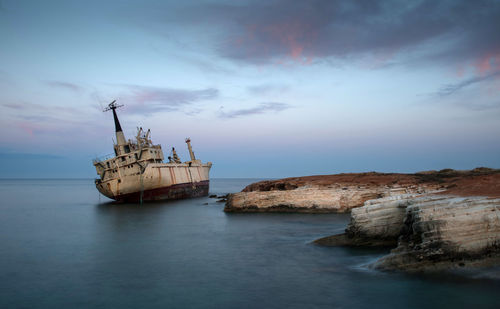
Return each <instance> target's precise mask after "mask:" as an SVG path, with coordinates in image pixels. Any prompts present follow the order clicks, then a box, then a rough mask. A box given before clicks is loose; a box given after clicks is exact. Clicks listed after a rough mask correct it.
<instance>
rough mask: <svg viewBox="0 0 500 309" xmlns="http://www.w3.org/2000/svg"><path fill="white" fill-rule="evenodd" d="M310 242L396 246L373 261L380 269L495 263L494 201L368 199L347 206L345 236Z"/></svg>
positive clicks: (498, 251) (499, 216) (497, 226)
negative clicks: (355, 205) (356, 204)
mask: <svg viewBox="0 0 500 309" xmlns="http://www.w3.org/2000/svg"><path fill="white" fill-rule="evenodd" d="M316 243H317V244H321V245H332V246H337V245H343V246H391V245H392V246H393V247H396V249H394V250H392V251H391V254H389V255H388V256H385V257H383V258H381V259H380V260H379V261H377V262H375V263H374V264H373V267H374V268H377V269H382V270H405V271H423V270H438V269H449V268H455V267H458V268H461V267H464V266H481V265H487V264H491V263H494V264H500V259H499V257H500V199H497V198H490V197H457V196H454V195H439V194H431V195H401V196H395V197H391V198H385V199H377V200H371V201H367V202H366V203H365V205H364V206H363V207H360V208H356V209H353V211H352V213H351V222H350V223H349V225H348V227H347V229H346V232H345V234H341V235H334V236H329V237H325V238H321V239H318V240H317V241H316Z"/></svg>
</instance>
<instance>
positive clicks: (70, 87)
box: [45, 81, 83, 92]
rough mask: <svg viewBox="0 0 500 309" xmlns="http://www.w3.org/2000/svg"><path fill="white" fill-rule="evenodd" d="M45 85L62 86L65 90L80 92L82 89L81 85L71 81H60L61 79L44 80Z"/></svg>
mask: <svg viewBox="0 0 500 309" xmlns="http://www.w3.org/2000/svg"><path fill="white" fill-rule="evenodd" d="M45 83H46V84H47V85H49V86H51V87H55V88H62V89H66V90H71V91H74V92H80V91H82V90H83V88H82V87H80V86H78V85H76V84H73V83H68V82H61V81H46V82H45Z"/></svg>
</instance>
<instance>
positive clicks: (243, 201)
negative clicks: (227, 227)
mask: <svg viewBox="0 0 500 309" xmlns="http://www.w3.org/2000/svg"><path fill="white" fill-rule="evenodd" d="M436 187H437V186H432V185H428V186H415V185H412V186H408V187H401V186H381V187H377V186H358V185H355V186H353V185H351V186H345V185H344V186H342V185H331V186H329V187H324V186H323V187H322V186H303V187H298V188H295V189H291V190H272V191H250V192H239V193H234V194H230V195H229V196H228V199H227V202H226V206H225V208H224V211H225V212H300V213H346V212H349V211H351V209H353V208H355V207H360V206H363V205H364V203H365V201H367V200H371V199H376V198H383V197H391V196H395V195H400V194H401V193H410V192H413V193H417V192H418V193H424V192H428V191H429V190H431V191H432V190H435V188H436Z"/></svg>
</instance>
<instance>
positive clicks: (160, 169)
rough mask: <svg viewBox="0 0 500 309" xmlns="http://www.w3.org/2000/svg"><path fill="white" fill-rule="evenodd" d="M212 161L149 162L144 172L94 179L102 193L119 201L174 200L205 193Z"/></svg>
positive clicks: (207, 188)
mask: <svg viewBox="0 0 500 309" xmlns="http://www.w3.org/2000/svg"><path fill="white" fill-rule="evenodd" d="M210 167H211V164H192V163H191V164H189V163H188V164H186V163H179V164H170V163H153V164H149V165H148V166H147V167H146V169H145V171H144V173H142V174H139V175H137V174H135V175H122V177H121V178H110V179H109V180H107V181H102V180H100V179H96V187H97V189H98V190H99V192H101V193H102V194H103V195H104V196H106V197H108V198H110V199H113V200H116V201H121V202H140V201H158V200H174V199H182V198H191V197H200V196H206V195H208V190H209V183H210V181H209V176H208V174H209V172H210Z"/></svg>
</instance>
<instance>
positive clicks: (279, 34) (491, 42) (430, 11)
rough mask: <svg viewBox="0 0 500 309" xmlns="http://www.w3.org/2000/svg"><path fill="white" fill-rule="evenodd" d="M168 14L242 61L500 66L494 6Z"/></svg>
mask: <svg viewBox="0 0 500 309" xmlns="http://www.w3.org/2000/svg"><path fill="white" fill-rule="evenodd" d="M169 9H170V10H167V9H165V10H162V11H161V12H163V13H161V14H163V15H162V17H161V20H162V21H168V25H169V26H172V25H180V26H179V27H175V31H182V29H183V28H190V29H192V27H198V28H203V29H204V30H203V33H204V35H205V36H210V35H211V36H212V37H213V38H214V40H215V43H214V49H215V51H216V52H217V53H218V54H219V56H222V57H224V58H227V59H231V60H233V61H237V62H246V63H252V64H266V63H282V62H287V61H291V62H294V63H302V64H307V63H312V62H313V61H315V60H316V59H326V58H336V59H340V60H344V59H351V58H353V57H357V58H359V57H364V56H371V57H373V58H374V61H375V62H380V61H382V62H387V61H389V60H390V59H393V58H396V57H398V56H400V55H403V56H404V55H405V54H408V53H423V54H424V55H425V57H424V58H425V59H427V60H432V59H434V60H435V59H441V60H443V59H444V60H446V61H453V62H454V63H459V62H466V63H467V64H470V65H474V66H475V67H476V68H477V69H478V70H484V69H489V68H491V67H500V40H497V39H496V37H497V36H498V34H497V31H498V30H497V29H500V2H499V1H495V0H477V1H469V0H443V1H434V0H420V1H411V2H407V1H397V0H386V1H340V0H332V1H323V0H311V1H287V0H261V1H248V2H237V3H236V4H234V3H228V2H224V3H221V2H209V3H205V4H199V3H198V4H196V5H186V6H184V7H180V8H179V7H175V8H169ZM156 21H157V20H155V22H156ZM155 25H156V23H155ZM183 25H184V26H186V25H188V26H189V27H183ZM162 30H163V31H162V33H164V29H162ZM186 31H188V30H186ZM172 33H173V32H172ZM379 65H380V64H378V65H377V67H378V66H379Z"/></svg>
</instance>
